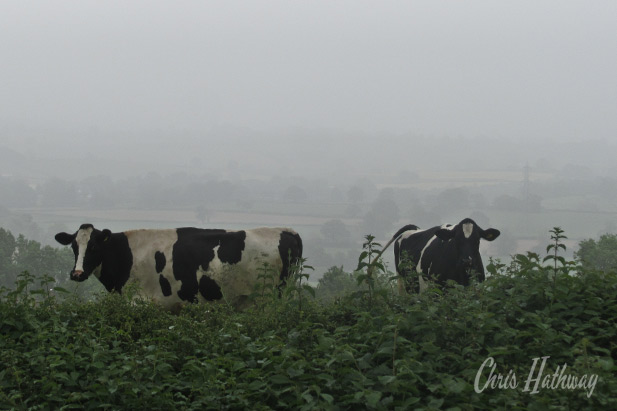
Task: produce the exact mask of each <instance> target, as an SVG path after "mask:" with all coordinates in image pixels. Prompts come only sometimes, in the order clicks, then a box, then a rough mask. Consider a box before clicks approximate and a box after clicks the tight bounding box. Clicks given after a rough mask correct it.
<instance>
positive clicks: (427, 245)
mask: <svg viewBox="0 0 617 411" xmlns="http://www.w3.org/2000/svg"><path fill="white" fill-rule="evenodd" d="M444 228H445V227H444ZM436 239H437V237H435V236H432V237H431V239H430V240H428V241H427V242H426V245H425V246H424V248H423V249H422V252H420V258H419V259H418V264H416V271H417V272H419V273H420V274H423V272H422V257H424V252H425V251H426V249H427V248H428V247H429V246H430V245H431V244H432V243H433V241H435V240H436ZM429 271H430V269H429ZM427 274H428V273H427Z"/></svg>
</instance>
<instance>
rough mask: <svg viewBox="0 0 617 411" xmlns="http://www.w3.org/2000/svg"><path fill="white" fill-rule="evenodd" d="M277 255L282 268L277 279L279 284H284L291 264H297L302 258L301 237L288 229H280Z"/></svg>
mask: <svg viewBox="0 0 617 411" xmlns="http://www.w3.org/2000/svg"><path fill="white" fill-rule="evenodd" d="M278 249H279V255H280V256H281V261H282V262H283V269H282V270H281V274H280V276H279V279H280V281H281V285H285V280H286V279H287V277H288V276H289V269H290V268H291V266H293V265H295V264H298V262H299V260H300V258H302V239H301V238H300V236H299V235H298V234H297V233H294V232H290V231H282V232H281V237H280V239H279V247H278Z"/></svg>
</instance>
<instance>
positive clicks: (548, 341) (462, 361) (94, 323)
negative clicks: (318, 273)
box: [0, 247, 617, 410]
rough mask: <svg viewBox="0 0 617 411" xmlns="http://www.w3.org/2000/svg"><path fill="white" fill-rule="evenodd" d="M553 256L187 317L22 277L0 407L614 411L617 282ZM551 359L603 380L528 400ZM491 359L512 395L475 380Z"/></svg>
mask: <svg viewBox="0 0 617 411" xmlns="http://www.w3.org/2000/svg"><path fill="white" fill-rule="evenodd" d="M557 248H559V247H557ZM548 251H552V252H553V251H555V250H554V249H551V250H548ZM549 255H556V254H554V253H553V254H549ZM363 257H367V255H366V254H363ZM544 260H546V259H544ZM546 261H548V262H549V263H550V265H548V266H546V265H545V263H546ZM546 261H543V259H541V258H540V257H539V256H537V255H535V254H532V253H528V254H527V255H517V256H514V257H513V259H512V261H511V262H510V263H509V264H508V265H505V264H501V263H500V262H496V261H493V262H491V263H490V264H489V267H488V271H489V272H490V273H491V276H490V277H489V278H488V279H487V281H485V282H483V283H480V284H477V283H476V284H472V285H471V286H469V287H461V286H458V285H454V284H450V285H449V286H448V287H446V288H445V289H440V288H437V287H435V286H433V287H429V289H428V290H427V291H426V292H424V293H422V294H419V295H417V294H416V295H410V296H402V297H401V296H397V295H395V294H394V293H393V292H392V289H393V287H390V286H389V285H388V284H389V282H388V280H389V276H390V277H391V276H392V275H391V273H387V272H385V270H382V269H380V270H377V272H375V273H372V274H371V273H366V272H365V275H363V276H362V275H358V276H357V278H358V279H359V280H360V282H365V283H366V284H365V285H367V284H368V285H370V287H364V288H360V291H355V292H349V293H347V294H345V295H343V296H341V297H340V298H336V299H334V300H333V301H332V302H324V301H323V300H321V299H314V298H313V297H312V296H311V295H310V292H309V291H307V290H306V288H305V287H304V285H302V283H300V282H296V283H294V282H293V281H292V282H290V284H289V285H288V288H289V289H290V290H291V291H287V290H286V291H285V292H284V293H283V295H282V296H281V297H279V296H278V293H271V296H269V297H268V296H266V297H265V298H261V299H259V301H258V302H256V303H255V304H253V305H252V306H251V307H249V308H247V309H245V310H243V311H235V310H233V309H232V308H230V307H229V306H227V305H226V304H210V305H189V306H187V307H185V308H184V309H183V310H182V311H181V312H180V313H179V314H171V313H168V312H166V311H163V310H162V309H161V308H160V307H158V306H157V305H155V304H153V303H151V302H149V301H145V300H141V299H135V298H133V297H134V293H132V292H131V290H129V292H126V293H124V294H122V295H119V294H104V295H100V296H98V297H97V298H95V299H94V300H92V301H83V300H80V299H79V298H77V297H74V296H72V295H66V294H67V293H60V294H58V293H49V292H45V291H42V290H45V289H46V288H45V287H46V286H45V284H44V283H43V284H41V286H40V287H39V288H38V289H37V287H35V284H36V283H37V281H36V279H35V277H34V276H31V275H29V274H27V273H24V274H23V275H22V276H21V277H20V279H19V283H18V284H17V287H16V289H15V290H13V291H9V290H4V291H3V292H2V295H1V298H0V364H2V366H1V367H0V408H7V409H54V410H55V409H72V408H73V409H74V408H78V409H129V408H130V409H155V410H156V409H185V410H193V409H195V410H204V409H217V410H220V409H307V410H308V409H320V410H338V409H341V410H342V409H350V408H359V409H377V410H380V409H401V410H404V409H491V410H492V409H496V408H507V409H547V408H549V409H550V408H555V409H561V408H571V409H594V408H595V409H610V408H613V409H615V407H616V406H617V379H616V378H615V372H616V370H617V368H616V367H615V361H616V360H617V319H616V317H617V316H616V315H615V313H617V274H615V273H614V272H608V273H605V272H600V271H594V270H590V269H583V268H582V267H579V266H577V265H576V263H575V262H571V261H565V260H557V261H555V260H554V259H552V260H551V259H549V260H546ZM360 266H361V267H365V268H366V265H364V266H362V264H360ZM382 268H383V267H382ZM373 275H374V276H375V278H369V277H371V276H373ZM367 276H368V277H367ZM299 280H302V277H299ZM261 295H262V296H263V293H262V294H261ZM546 356H550V358H548V359H547V360H546V368H545V369H544V372H543V375H544V376H546V375H553V374H554V373H555V372H556V371H557V367H560V369H563V365H564V364H565V365H566V369H565V374H570V375H573V376H577V377H582V376H587V378H590V377H591V376H593V375H595V376H597V383H596V384H595V386H594V389H593V392H592V393H591V394H590V395H589V389H582V388H576V389H566V388H562V387H561V386H559V387H553V388H550V387H548V388H542V387H541V386H540V387H539V389H538V392H537V393H532V391H533V390H532V389H529V390H525V384H526V380H527V378H528V375H529V373H530V369H531V368H532V364H533V361H534V359H540V358H542V357H546ZM489 357H492V358H493V359H494V363H495V364H496V368H495V372H494V374H495V375H496V374H497V373H499V374H501V375H502V376H503V377H504V378H505V376H507V375H508V373H509V372H510V370H512V372H511V373H510V375H512V374H513V375H515V377H516V382H517V386H516V387H515V388H506V387H504V386H501V387H500V386H498V384H496V383H495V384H493V386H491V384H490V380H488V378H489V375H490V373H489V372H490V370H489V369H488V368H485V369H484V371H483V372H481V373H479V370H480V367H481V366H482V364H483V363H485V361H486V360H487V358H489ZM539 361H541V360H538V364H539ZM537 371H538V368H536V374H537ZM476 380H477V381H476ZM495 381H496V380H495ZM502 382H503V380H502ZM487 383H488V386H487V387H486V388H485V389H483V390H478V389H477V388H478V387H480V388H482V387H483V386H484V385H485V384H487ZM510 383H512V380H510ZM476 386H478V387H476ZM532 387H533V384H532ZM477 391H481V392H477Z"/></svg>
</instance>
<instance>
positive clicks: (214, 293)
mask: <svg viewBox="0 0 617 411" xmlns="http://www.w3.org/2000/svg"><path fill="white" fill-rule="evenodd" d="M199 293H200V294H201V296H202V297H203V298H205V299H206V301H214V300H220V299H221V298H223V293H222V292H221V287H219V285H218V284H217V283H216V281H214V280H213V279H212V278H210V277H208V276H207V275H205V274H204V275H203V276H201V280H199Z"/></svg>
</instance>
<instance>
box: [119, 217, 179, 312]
mask: <svg viewBox="0 0 617 411" xmlns="http://www.w3.org/2000/svg"><path fill="white" fill-rule="evenodd" d="M124 234H125V235H126V237H127V239H128V242H129V247H130V248H131V253H132V254H133V267H132V268H131V277H130V279H129V282H137V283H138V284H139V287H140V291H141V292H142V293H143V294H144V295H145V296H148V297H150V298H152V299H153V300H154V301H156V302H158V303H161V304H162V305H164V306H166V307H172V306H174V304H178V303H180V302H182V300H180V298H179V297H178V291H179V290H180V286H181V285H182V283H181V282H180V281H176V280H175V278H174V273H173V254H172V252H173V246H174V244H175V243H176V241H178V233H177V232H176V230H175V229H169V230H131V231H126V232H125V233H124ZM157 251H158V252H160V253H163V255H164V256H165V268H163V271H162V272H161V275H163V277H165V278H166V279H167V281H169V284H170V285H171V295H170V296H169V297H165V296H164V295H163V291H162V290H161V284H160V282H159V273H158V272H157V271H156V260H155V257H154V256H155V255H156V253H157Z"/></svg>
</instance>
